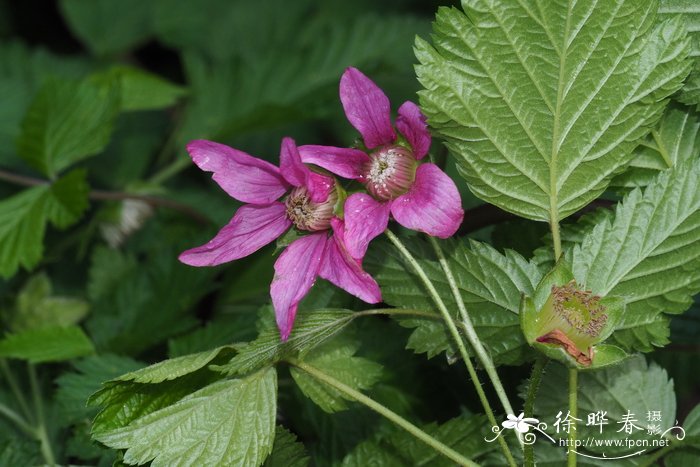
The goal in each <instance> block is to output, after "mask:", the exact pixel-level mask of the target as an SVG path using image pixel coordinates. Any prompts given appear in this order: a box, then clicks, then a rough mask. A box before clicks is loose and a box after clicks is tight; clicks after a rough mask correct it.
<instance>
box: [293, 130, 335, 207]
mask: <svg viewBox="0 0 700 467" xmlns="http://www.w3.org/2000/svg"><path fill="white" fill-rule="evenodd" d="M280 169H281V171H282V176H284V179H285V180H287V182H289V183H290V184H291V185H294V186H296V187H300V186H304V187H306V189H307V190H309V195H310V196H311V200H312V201H313V202H315V203H322V202H323V201H325V200H326V199H328V195H329V194H330V192H331V190H332V189H333V184H334V181H333V179H332V178H330V177H326V176H325V175H321V174H319V173H316V172H312V171H311V170H309V168H308V167H307V166H305V165H304V164H303V163H302V161H301V156H300V155H299V150H298V149H297V146H296V144H295V143H294V140H293V139H292V138H284V139H283V140H282V148H281V149H280Z"/></svg>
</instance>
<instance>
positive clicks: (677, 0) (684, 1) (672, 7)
mask: <svg viewBox="0 0 700 467" xmlns="http://www.w3.org/2000/svg"><path fill="white" fill-rule="evenodd" d="M676 15H679V16H681V17H682V19H683V21H684V22H685V25H686V28H687V29H688V33H689V36H690V39H691V47H690V56H691V57H700V5H699V4H698V2H696V1H695V0H660V1H659V18H660V19H666V18H673V17H674V16H676Z"/></svg>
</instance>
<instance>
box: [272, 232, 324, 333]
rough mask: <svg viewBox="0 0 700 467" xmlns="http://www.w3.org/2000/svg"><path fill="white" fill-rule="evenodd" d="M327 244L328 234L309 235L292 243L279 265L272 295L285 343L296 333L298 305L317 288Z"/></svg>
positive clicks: (277, 264) (281, 256)
mask: <svg viewBox="0 0 700 467" xmlns="http://www.w3.org/2000/svg"><path fill="white" fill-rule="evenodd" d="M327 242H328V233H327V232H318V233H315V234H312V235H307V236H305V237H302V238H300V239H298V240H295V241H294V242H292V244H291V245H289V246H288V247H287V248H286V249H285V250H284V251H283V252H282V254H281V255H280V257H279V258H277V261H276V262H275V278H274V279H273V280H272V285H270V295H271V296H272V305H273V306H274V308H275V316H276V318H277V327H278V328H279V330H280V335H281V337H282V340H287V338H288V337H289V334H290V333H291V332H292V327H293V326H294V318H295V317H296V314H297V306H298V305H299V302H300V301H301V299H302V298H304V296H305V295H306V293H307V292H308V291H309V289H310V288H311V286H312V285H314V282H315V280H316V276H317V275H318V271H319V268H320V267H321V261H322V260H323V255H324V253H325V251H326V244H327Z"/></svg>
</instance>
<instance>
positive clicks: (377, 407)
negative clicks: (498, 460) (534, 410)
mask: <svg viewBox="0 0 700 467" xmlns="http://www.w3.org/2000/svg"><path fill="white" fill-rule="evenodd" d="M289 363H290V364H291V365H294V366H295V367H297V368H299V369H300V370H302V371H304V372H305V373H307V374H309V375H310V376H312V377H314V378H315V379H317V380H318V381H321V382H322V383H325V384H327V385H328V386H330V387H332V388H334V389H336V390H338V391H340V392H342V393H343V394H345V395H346V396H348V397H350V398H351V399H353V400H355V401H357V402H359V403H361V404H363V405H365V406H367V407H368V408H370V409H372V410H374V411H375V412H377V413H378V414H379V415H381V416H383V417H385V418H387V419H388V420H390V421H392V422H394V423H395V424H397V425H398V426H400V427H401V428H403V429H404V430H406V431H407V432H409V433H410V434H412V435H413V436H415V437H416V438H418V439H419V440H421V441H423V442H424V443H425V444H427V445H428V446H430V447H431V448H433V449H435V450H436V451H438V452H439V453H440V454H442V455H443V456H445V457H447V458H448V459H450V460H451V461H453V462H456V463H457V464H459V465H466V466H470V467H471V466H475V467H476V466H478V464H476V463H475V462H473V461H471V460H469V459H467V458H466V457H464V456H462V455H461V454H460V453H458V452H457V451H455V450H454V449H452V448H451V447H449V446H447V445H445V444H443V443H441V442H440V441H438V440H437V439H435V438H433V437H432V436H430V435H429V434H427V433H426V432H424V431H423V430H421V429H420V428H418V427H417V426H415V425H414V424H412V423H411V422H409V421H408V420H406V419H405V418H403V417H401V416H400V415H399V414H397V413H396V412H393V411H391V410H389V409H388V408H387V407H385V406H383V405H382V404H380V403H379V402H377V401H375V400H373V399H370V398H369V397H367V396H365V395H364V394H362V393H361V392H359V391H356V390H354V389H353V388H351V387H350V386H347V385H345V384H343V383H342V382H340V381H338V380H336V379H334V378H332V377H331V376H329V375H327V374H325V373H323V372H322V371H320V370H319V369H317V368H315V367H313V366H310V365H307V364H306V363H303V362H300V361H296V360H289Z"/></svg>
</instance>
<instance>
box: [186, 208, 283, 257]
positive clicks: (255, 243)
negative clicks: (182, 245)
mask: <svg viewBox="0 0 700 467" xmlns="http://www.w3.org/2000/svg"><path fill="white" fill-rule="evenodd" d="M285 213H286V208H285V206H284V204H282V203H278V202H275V203H272V204H270V205H267V206H257V205H254V204H245V205H243V206H241V207H240V208H239V209H238V211H236V214H235V215H234V216H233V218H232V219H231V221H230V222H229V223H228V225H226V226H225V227H224V228H223V229H221V230H220V231H219V233H217V234H216V236H215V237H214V238H213V239H211V240H210V241H209V242H208V243H206V244H204V245H202V246H198V247H196V248H192V249H190V250H187V251H184V252H183V253H181V254H180V261H182V262H183V263H185V264H189V265H190V266H216V265H217V264H221V263H227V262H229V261H233V260H235V259H239V258H243V257H244V256H248V255H249V254H251V253H253V252H255V251H257V250H259V249H260V248H262V247H263V246H265V245H267V244H268V243H270V242H271V241H273V240H275V239H276V238H277V237H279V236H280V235H282V234H283V233H284V232H285V231H286V230H287V229H289V227H290V226H291V225H292V222H291V221H290V220H289V219H288V218H287V216H286V214H285Z"/></svg>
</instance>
